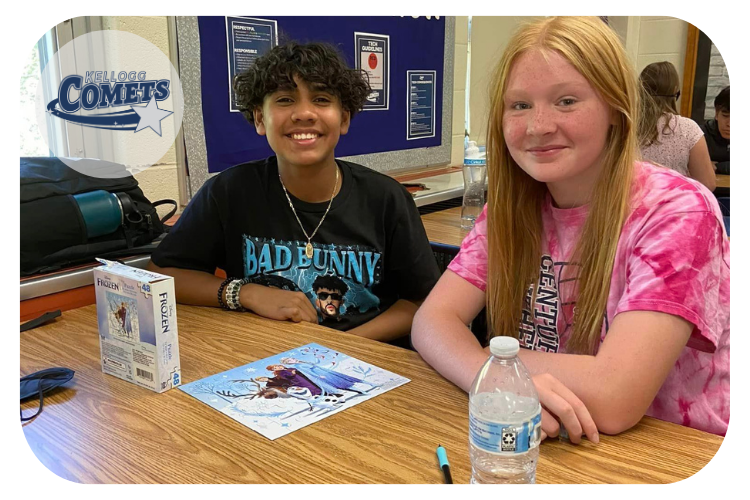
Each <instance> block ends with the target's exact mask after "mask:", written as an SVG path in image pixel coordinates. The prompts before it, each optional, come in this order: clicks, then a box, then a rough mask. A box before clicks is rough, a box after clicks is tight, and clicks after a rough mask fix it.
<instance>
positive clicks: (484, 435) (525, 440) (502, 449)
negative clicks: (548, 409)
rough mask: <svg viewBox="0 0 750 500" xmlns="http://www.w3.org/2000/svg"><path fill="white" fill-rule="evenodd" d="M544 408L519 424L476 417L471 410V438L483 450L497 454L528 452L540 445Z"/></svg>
mask: <svg viewBox="0 0 750 500" xmlns="http://www.w3.org/2000/svg"><path fill="white" fill-rule="evenodd" d="M541 427H542V409H541V407H540V408H539V412H537V414H536V415H534V417H532V418H531V420H528V421H526V422H523V423H519V424H502V423H499V422H491V421H489V420H484V419H481V418H478V417H476V416H475V415H473V414H472V413H471V412H469V440H470V441H471V443H472V444H473V445H474V446H476V447H477V448H480V449H481V450H483V451H486V452H489V453H497V454H516V453H526V452H527V451H529V449H530V448H534V447H536V446H538V445H539V442H538V437H537V436H538V433H539V432H540V430H541Z"/></svg>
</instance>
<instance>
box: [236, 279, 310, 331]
mask: <svg viewBox="0 0 750 500" xmlns="http://www.w3.org/2000/svg"><path fill="white" fill-rule="evenodd" d="M240 304H242V307H244V308H245V309H249V310H251V311H253V312H254V313H255V314H258V315H260V316H263V317H266V318H270V319H277V320H280V321H286V320H289V321H294V322H295V323H299V322H300V321H308V322H310V323H316V324H317V323H318V312H317V311H316V310H315V307H313V305H312V303H311V302H310V300H309V299H308V298H307V295H305V294H304V293H302V292H290V291H288V290H279V289H278V288H273V287H267V286H263V285H257V284H253V283H251V284H248V285H244V286H243V287H242V288H241V289H240Z"/></svg>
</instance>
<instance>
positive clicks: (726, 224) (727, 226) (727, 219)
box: [724, 215, 729, 236]
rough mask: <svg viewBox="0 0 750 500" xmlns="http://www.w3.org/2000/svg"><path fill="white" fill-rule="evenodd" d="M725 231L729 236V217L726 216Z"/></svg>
mask: <svg viewBox="0 0 750 500" xmlns="http://www.w3.org/2000/svg"><path fill="white" fill-rule="evenodd" d="M724 229H726V230H727V236H729V216H728V215H725V216H724Z"/></svg>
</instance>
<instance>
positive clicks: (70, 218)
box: [21, 157, 177, 276]
mask: <svg viewBox="0 0 750 500" xmlns="http://www.w3.org/2000/svg"><path fill="white" fill-rule="evenodd" d="M86 161H87V162H96V163H97V165H101V167H102V169H106V170H109V171H113V170H116V171H120V172H122V173H127V172H126V171H125V167H124V166H122V165H118V164H115V163H110V162H105V161H101V160H86ZM97 190H104V191H108V192H110V193H123V194H124V195H127V196H125V197H122V198H124V199H127V197H128V196H129V197H130V200H132V204H130V205H129V206H127V207H126V210H124V212H126V214H125V215H124V217H123V219H124V221H123V223H122V224H121V225H120V226H119V227H118V228H117V230H115V231H114V232H112V233H110V234H105V235H102V236H97V237H95V238H89V237H88V235H87V231H86V225H85V222H84V218H83V215H82V213H81V210H80V208H79V205H78V203H77V202H76V200H75V199H74V198H73V195H77V194H81V193H88V192H91V191H97ZM164 204H168V205H172V206H173V208H172V209H171V211H170V212H169V213H168V214H167V215H165V216H164V217H162V218H161V219H160V218H159V216H158V214H157V212H156V207H158V206H159V205H164ZM176 211H177V203H176V202H175V201H174V200H161V201H157V202H154V203H151V202H150V201H149V200H148V199H147V198H146V197H145V196H144V194H143V191H141V189H140V188H139V187H138V181H137V180H136V179H135V178H134V177H133V176H132V175H130V174H127V175H126V176H125V177H118V178H111V179H100V178H96V177H89V176H87V175H84V174H81V173H79V172H78V171H76V170H73V169H72V168H70V167H68V166H67V165H66V164H65V163H63V162H62V161H61V160H59V159H58V158H49V157H22V158H21V276H28V275H31V274H39V273H46V272H52V271H56V270H58V269H60V268H63V267H67V266H72V265H77V264H82V263H86V262H90V261H93V259H94V258H95V257H104V258H108V259H116V258H118V257H125V256H130V255H142V254H150V253H151V252H153V250H154V249H155V248H156V245H157V244H158V243H154V241H155V240H156V239H158V238H159V237H160V236H162V235H163V234H164V233H166V231H167V230H168V227H167V226H165V225H164V222H165V221H166V220H167V219H169V218H170V217H171V216H172V215H174V213H175V212H176Z"/></svg>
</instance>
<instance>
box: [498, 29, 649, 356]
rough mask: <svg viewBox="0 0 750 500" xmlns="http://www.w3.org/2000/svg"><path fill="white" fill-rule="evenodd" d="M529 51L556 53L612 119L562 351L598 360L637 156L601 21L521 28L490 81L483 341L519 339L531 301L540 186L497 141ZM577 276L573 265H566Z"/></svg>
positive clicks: (631, 102) (634, 98) (618, 48)
mask: <svg viewBox="0 0 750 500" xmlns="http://www.w3.org/2000/svg"><path fill="white" fill-rule="evenodd" d="M528 50H542V51H555V52H557V53H559V54H560V55H562V56H563V57H564V58H565V59H566V60H567V61H568V62H569V63H570V64H571V65H573V67H574V68H575V69H576V70H577V71H578V72H579V73H581V75H583V76H584V77H585V78H586V79H587V80H588V81H589V82H590V83H591V85H592V86H593V87H594V89H596V91H597V92H599V94H600V95H601V96H602V98H603V99H604V101H605V102H606V103H607V104H608V105H609V107H610V109H611V112H612V113H613V121H614V123H613V125H611V127H610V130H609V132H608V136H607V145H606V147H605V151H604V154H603V155H602V158H603V160H602V161H603V162H604V163H603V167H604V168H603V169H602V171H601V172H602V174H601V175H600V177H599V179H598V181H597V184H596V186H595V188H594V194H593V197H592V200H591V202H590V204H589V215H588V217H587V219H586V222H585V223H584V226H583V229H582V231H581V236H580V239H579V241H578V243H577V245H576V247H575V250H574V253H573V262H576V263H578V264H580V272H579V274H578V281H577V286H576V291H575V293H576V295H577V304H576V307H575V312H574V319H573V332H572V334H571V337H570V340H569V341H568V343H567V346H566V351H567V352H572V353H582V354H593V353H595V352H596V350H597V348H598V345H599V339H600V335H601V331H602V327H603V323H604V315H605V314H606V306H607V297H608V295H609V286H610V280H611V278H612V268H613V265H614V259H615V252H616V250H617V243H618V240H619V236H620V232H621V230H622V226H623V224H624V221H625V219H626V217H627V214H628V199H629V195H630V186H631V182H632V177H633V163H634V161H635V160H636V155H637V137H636V127H637V125H636V124H637V123H638V122H637V120H638V118H637V116H638V106H639V104H638V91H637V85H636V77H635V71H634V70H633V68H632V66H631V64H630V62H629V61H628V58H627V56H626V54H625V51H624V49H623V47H622V45H621V43H620V41H619V39H618V38H617V35H616V34H615V33H614V32H613V31H612V30H611V29H610V28H609V27H608V26H606V25H605V24H604V23H603V22H602V21H601V20H600V19H599V18H596V17H593V18H571V17H555V18H548V19H544V20H542V21H539V22H536V23H533V24H529V25H526V26H524V27H522V28H521V29H520V30H519V31H518V32H516V33H515V35H514V36H513V37H512V38H511V40H510V42H509V43H508V47H507V48H506V50H505V53H504V54H503V56H502V58H501V60H500V62H499V64H498V66H497V69H496V72H495V76H494V80H493V86H492V89H491V91H490V92H491V107H490V116H489V123H488V128H487V129H488V137H487V164H488V175H489V179H488V182H489V186H490V189H489V194H488V207H487V215H488V224H487V227H488V231H487V239H488V279H487V310H488V314H489V319H490V325H491V331H490V332H489V334H490V336H496V335H505V336H513V337H518V333H519V326H520V320H521V313H522V308H523V306H524V300H525V296H526V293H527V291H528V290H529V287H530V286H532V287H533V288H532V301H533V297H535V295H536V293H535V292H536V287H537V283H538V279H539V278H538V276H539V265H540V259H541V237H542V217H541V211H542V204H543V203H544V200H545V197H546V195H547V193H548V190H547V186H546V184H544V183H542V182H538V181H536V180H534V179H533V178H532V177H531V176H529V175H528V174H527V173H526V172H524V171H523V170H522V169H521V168H520V167H519V166H518V164H517V163H516V162H515V160H513V157H512V156H511V155H510V152H509V151H508V147H507V146H506V144H505V138H504V136H503V96H504V94H505V91H506V86H507V82H508V78H509V76H510V71H511V69H512V66H513V63H514V62H515V61H516V59H517V58H518V57H519V56H520V55H521V54H523V53H524V52H526V51H528ZM569 267H574V266H569Z"/></svg>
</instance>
